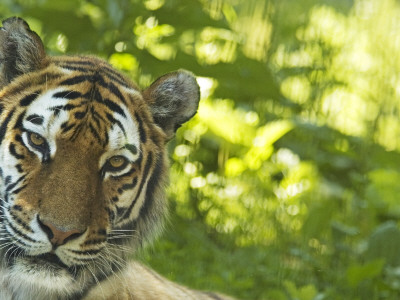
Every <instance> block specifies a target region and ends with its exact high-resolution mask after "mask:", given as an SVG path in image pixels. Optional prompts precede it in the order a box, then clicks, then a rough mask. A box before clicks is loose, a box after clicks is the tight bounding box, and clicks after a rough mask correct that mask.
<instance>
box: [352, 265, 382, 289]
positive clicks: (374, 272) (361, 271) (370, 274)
mask: <svg viewBox="0 0 400 300" xmlns="http://www.w3.org/2000/svg"><path fill="white" fill-rule="evenodd" d="M384 265H385V260H384V259H376V260H373V261H370V262H367V263H366V264H363V265H353V266H350V267H349V268H348V269H347V282H348V283H349V285H350V286H351V287H356V286H358V285H359V284H360V283H361V282H362V281H364V280H367V279H373V278H375V277H377V276H379V275H380V274H381V273H382V271H383V267H384Z"/></svg>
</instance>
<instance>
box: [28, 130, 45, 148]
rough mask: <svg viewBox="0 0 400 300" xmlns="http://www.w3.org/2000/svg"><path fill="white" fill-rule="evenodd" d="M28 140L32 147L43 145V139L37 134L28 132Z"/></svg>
mask: <svg viewBox="0 0 400 300" xmlns="http://www.w3.org/2000/svg"><path fill="white" fill-rule="evenodd" d="M28 138H29V142H30V144H31V145H32V146H34V147H43V146H44V145H45V139H44V138H43V137H42V136H40V135H39V134H37V133H33V132H30V133H29V134H28Z"/></svg>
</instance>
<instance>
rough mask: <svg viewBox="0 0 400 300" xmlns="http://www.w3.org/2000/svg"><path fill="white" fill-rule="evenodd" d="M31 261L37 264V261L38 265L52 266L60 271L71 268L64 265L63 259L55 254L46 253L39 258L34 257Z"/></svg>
mask: <svg viewBox="0 0 400 300" xmlns="http://www.w3.org/2000/svg"><path fill="white" fill-rule="evenodd" d="M31 259H32V260H33V261H34V262H35V261H37V262H38V263H45V264H48V265H51V266H55V267H58V268H60V269H69V268H71V267H68V266H67V265H66V264H64V263H63V262H62V261H61V259H60V258H59V257H58V256H57V255H55V254H53V253H45V254H40V255H38V256H32V257H31Z"/></svg>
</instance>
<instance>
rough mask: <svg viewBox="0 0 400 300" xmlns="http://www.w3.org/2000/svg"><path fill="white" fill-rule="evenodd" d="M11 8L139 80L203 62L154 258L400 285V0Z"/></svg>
mask: <svg viewBox="0 0 400 300" xmlns="http://www.w3.org/2000/svg"><path fill="white" fill-rule="evenodd" d="M13 15H18V16H21V17H23V18H25V19H26V20H27V21H28V22H29V23H30V25H31V27H32V28H33V29H34V30H35V31H36V32H38V33H39V35H40V36H41V37H42V38H43V40H44V43H45V45H46V47H47V49H48V51H49V53H51V54H54V55H59V54H63V53H68V54H73V53H80V54H82V53H84V54H94V55H98V56H100V57H103V58H104V59H106V60H108V61H109V62H110V63H111V64H112V65H114V66H115V67H116V68H118V69H120V70H122V71H123V72H125V73H127V74H128V75H129V76H130V77H131V78H133V79H134V80H135V81H137V82H138V83H139V85H140V86H142V87H146V86H147V85H149V84H150V83H151V82H152V80H154V79H155V78H156V77H158V76H160V75H162V74H164V73H166V72H169V71H172V70H175V69H179V68H185V69H188V70H190V71H192V72H194V73H195V74H196V75H197V76H199V77H198V82H199V84H200V85H201V91H202V101H201V105H200V108H199V113H198V114H197V116H196V117H195V118H194V119H193V120H192V121H190V122H189V123H188V124H186V125H185V126H184V127H182V128H181V129H180V130H179V131H178V134H177V138H176V139H175V140H173V141H171V142H170V143H169V150H170V156H171V163H172V164H171V182H170V187H169V189H168V192H169V198H170V202H171V218H170V220H169V222H168V224H167V226H166V232H165V234H164V235H163V236H162V238H160V239H159V240H157V241H156V242H155V243H154V245H153V246H151V247H149V248H148V249H146V251H143V253H141V254H140V255H139V258H140V259H141V260H143V261H145V262H146V263H147V264H149V265H151V266H152V267H153V268H154V269H156V270H157V271H158V272H160V273H161V274H163V275H164V276H166V277H168V278H170V279H172V280H174V281H177V282H180V283H183V284H185V285H188V286H190V287H192V288H197V289H206V290H219V291H221V292H225V293H228V294H231V295H234V296H236V297H238V298H241V299H271V300H281V299H282V300H295V299H296V300H297V299H298V300H322V299H360V300H361V299H368V300H370V299H400V255H399V249H400V230H399V227H398V225H399V220H400V201H399V194H400V139H399V138H398V137H399V134H400V120H399V109H400V101H399V100H400V72H399V71H400V59H399V53H400V4H399V2H398V1H395V0H354V1H350V0H336V1H334V0H320V1H318V0H264V1H263V0H242V1H240V0H148V1H139V0H119V1H116V0H92V1H89V0H87V1H78V0H57V1H54V0H2V1H1V3H0V16H1V17H2V19H5V18H7V17H9V16H13Z"/></svg>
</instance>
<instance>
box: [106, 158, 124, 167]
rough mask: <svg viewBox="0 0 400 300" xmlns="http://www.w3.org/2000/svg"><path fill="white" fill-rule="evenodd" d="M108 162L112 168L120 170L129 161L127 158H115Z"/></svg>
mask: <svg viewBox="0 0 400 300" xmlns="http://www.w3.org/2000/svg"><path fill="white" fill-rule="evenodd" d="M108 162H109V163H110V166H111V167H112V168H114V169H120V168H122V167H124V166H125V164H126V163H127V160H126V158H125V157H123V156H120V155H118V156H113V157H111V158H110V159H109V160H108Z"/></svg>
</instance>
